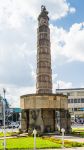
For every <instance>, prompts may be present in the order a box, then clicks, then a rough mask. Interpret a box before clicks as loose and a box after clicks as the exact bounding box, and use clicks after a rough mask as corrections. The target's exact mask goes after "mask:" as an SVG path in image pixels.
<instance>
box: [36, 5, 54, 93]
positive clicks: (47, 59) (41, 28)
mask: <svg viewBox="0 0 84 150" xmlns="http://www.w3.org/2000/svg"><path fill="white" fill-rule="evenodd" d="M36 74H37V81H36V93H52V69H51V50H50V29H49V17H48V12H47V10H46V8H45V6H41V13H40V15H39V17H38V29H37V73H36Z"/></svg>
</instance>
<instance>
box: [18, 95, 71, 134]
mask: <svg viewBox="0 0 84 150" xmlns="http://www.w3.org/2000/svg"><path fill="white" fill-rule="evenodd" d="M21 108H22V120H21V129H22V130H26V131H27V132H28V130H33V129H34V128H35V129H37V131H38V132H41V133H45V132H54V131H57V130H59V131H61V128H64V129H65V131H66V132H70V116H69V113H68V110H67V97H66V96H64V95H57V94H43V95H42V94H32V95H30V94H29V95H24V96H21Z"/></svg>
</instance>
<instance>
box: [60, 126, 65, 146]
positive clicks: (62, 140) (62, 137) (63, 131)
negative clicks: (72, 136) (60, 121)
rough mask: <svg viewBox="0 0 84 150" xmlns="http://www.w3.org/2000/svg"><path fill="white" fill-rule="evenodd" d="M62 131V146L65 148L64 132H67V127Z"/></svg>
mask: <svg viewBox="0 0 84 150" xmlns="http://www.w3.org/2000/svg"><path fill="white" fill-rule="evenodd" d="M61 132H62V148H64V132H65V129H64V128H62V129H61Z"/></svg>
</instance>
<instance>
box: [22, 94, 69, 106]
mask: <svg viewBox="0 0 84 150" xmlns="http://www.w3.org/2000/svg"><path fill="white" fill-rule="evenodd" d="M21 108H22V109H35V108H36V109H38V108H64V109H67V96H63V95H56V94H50V95H48V94H47V95H46V94H43V95H40V94H39V95H38V94H32V95H30V94H29V95H24V96H21Z"/></svg>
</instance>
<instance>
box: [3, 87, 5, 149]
mask: <svg viewBox="0 0 84 150" xmlns="http://www.w3.org/2000/svg"><path fill="white" fill-rule="evenodd" d="M3 93H4V99H3V116H4V121H3V124H4V150H5V149H6V132H5V93H6V90H5V89H4V88H3Z"/></svg>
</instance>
